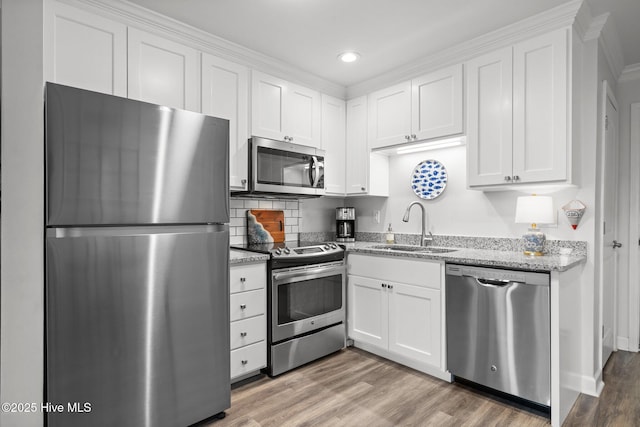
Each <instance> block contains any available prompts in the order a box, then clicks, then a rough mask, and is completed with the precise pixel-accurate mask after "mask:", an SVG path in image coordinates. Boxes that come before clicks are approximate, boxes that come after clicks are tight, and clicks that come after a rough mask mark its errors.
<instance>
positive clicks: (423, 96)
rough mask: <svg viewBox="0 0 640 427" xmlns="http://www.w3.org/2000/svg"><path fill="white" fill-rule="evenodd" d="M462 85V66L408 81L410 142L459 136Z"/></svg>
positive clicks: (460, 131)
mask: <svg viewBox="0 0 640 427" xmlns="http://www.w3.org/2000/svg"><path fill="white" fill-rule="evenodd" d="M462 81H463V80H462V64H460V65H456V66H453V67H449V68H445V69H443V70H439V71H435V72H433V73H429V74H427V75H424V76H422V77H419V78H417V79H413V80H412V81H411V135H410V136H411V138H412V139H417V140H422V139H431V138H439V137H443V136H448V135H455V134H459V133H462V104H463V94H462ZM414 135H415V136H414Z"/></svg>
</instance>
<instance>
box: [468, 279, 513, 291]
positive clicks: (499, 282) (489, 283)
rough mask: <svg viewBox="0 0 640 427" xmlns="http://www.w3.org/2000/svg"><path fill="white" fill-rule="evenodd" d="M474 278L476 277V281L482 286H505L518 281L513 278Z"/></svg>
mask: <svg viewBox="0 0 640 427" xmlns="http://www.w3.org/2000/svg"><path fill="white" fill-rule="evenodd" d="M474 279H476V282H478V284H480V285H482V286H489V287H495V288H501V287H503V286H507V285H508V284H510V283H514V284H515V283H517V282H514V281H513V280H500V279H484V278H481V277H474Z"/></svg>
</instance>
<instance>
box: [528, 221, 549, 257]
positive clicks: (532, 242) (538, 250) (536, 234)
mask: <svg viewBox="0 0 640 427" xmlns="http://www.w3.org/2000/svg"><path fill="white" fill-rule="evenodd" d="M522 239H523V240H524V254H525V255H531V256H540V255H543V254H544V242H545V240H547V238H546V237H545V235H544V233H543V232H542V231H540V230H538V229H537V228H530V229H529V231H528V232H526V233H525V234H524V235H523V236H522Z"/></svg>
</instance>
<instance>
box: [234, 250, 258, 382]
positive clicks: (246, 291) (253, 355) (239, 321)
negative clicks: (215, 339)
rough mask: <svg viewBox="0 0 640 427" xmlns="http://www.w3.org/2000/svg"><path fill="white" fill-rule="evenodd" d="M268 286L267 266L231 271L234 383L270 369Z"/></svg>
mask: <svg viewBox="0 0 640 427" xmlns="http://www.w3.org/2000/svg"><path fill="white" fill-rule="evenodd" d="M266 283H267V267H266V264H265V263H264V262H260V263H256V264H236V265H232V266H231V268H230V274H229V285H230V286H229V287H230V292H231V295H230V298H229V313H230V319H231V324H230V327H229V331H230V334H229V337H230V344H231V382H235V381H239V380H241V379H243V378H246V377H248V376H250V375H253V374H256V373H257V372H258V371H259V370H260V369H262V368H264V367H265V366H267V342H266V338H267V322H266V308H267V299H266Z"/></svg>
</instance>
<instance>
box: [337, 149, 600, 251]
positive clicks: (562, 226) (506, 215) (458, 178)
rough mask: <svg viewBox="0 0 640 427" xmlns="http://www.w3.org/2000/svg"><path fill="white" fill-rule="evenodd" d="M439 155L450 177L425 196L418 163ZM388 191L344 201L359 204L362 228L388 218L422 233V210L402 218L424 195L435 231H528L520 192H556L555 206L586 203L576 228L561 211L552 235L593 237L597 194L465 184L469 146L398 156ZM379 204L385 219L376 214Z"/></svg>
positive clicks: (375, 228) (374, 228)
mask: <svg viewBox="0 0 640 427" xmlns="http://www.w3.org/2000/svg"><path fill="white" fill-rule="evenodd" d="M427 159H435V160H438V161H439V162H441V163H442V164H443V165H444V167H445V168H446V169H447V172H448V176H449V181H448V183H447V188H446V189H445V190H444V192H443V193H442V194H441V195H440V196H439V197H437V198H436V199H433V200H422V199H420V198H418V197H417V196H416V195H415V194H414V193H413V190H411V187H410V177H411V173H412V171H413V168H414V167H415V166H416V165H417V164H418V163H420V162H421V161H423V160H427ZM389 170H390V174H389V175H390V180H389V197H388V198H381V197H349V198H347V199H346V201H345V203H346V204H347V205H349V206H355V207H356V210H357V214H358V221H357V231H369V232H383V231H385V230H386V229H387V226H388V224H389V223H391V224H392V227H393V230H394V231H395V232H397V233H414V234H419V233H420V216H419V214H418V213H415V212H412V213H411V217H410V219H409V222H408V223H404V222H402V217H403V215H404V212H405V209H406V207H407V206H408V204H409V203H411V202H413V201H416V200H418V201H421V203H422V204H423V206H424V207H425V208H426V210H427V219H428V224H427V228H428V230H429V231H431V232H432V233H433V234H440V235H461V236H482V237H516V238H517V237H520V236H522V234H523V233H524V232H525V231H527V228H528V226H527V225H525V224H516V223H514V218H515V207H516V198H517V197H518V196H522V195H529V194H531V193H532V192H535V193H536V194H547V195H550V196H552V197H553V199H554V204H555V207H556V209H557V210H558V211H559V212H560V211H561V209H560V208H561V206H562V205H564V204H565V203H567V202H569V201H570V200H572V199H575V198H577V199H580V200H582V201H583V202H584V203H585V204H587V206H590V207H591V209H589V208H587V211H586V212H585V216H584V217H583V219H582V222H581V223H580V226H579V227H578V230H573V229H571V227H570V226H569V224H568V222H567V220H566V218H565V217H564V215H560V214H559V217H558V225H557V227H555V228H545V229H544V232H545V233H546V235H547V238H549V239H566V240H588V239H589V238H590V234H591V232H590V229H591V225H592V223H593V214H594V210H593V196H592V195H591V194H589V191H587V190H583V189H578V188H568V189H566V188H565V189H558V188H557V187H556V188H554V189H549V188H546V187H548V186H531V187H527V189H526V190H523V191H493V192H482V191H477V190H469V189H467V187H466V179H467V178H466V147H465V146H459V147H451V148H444V149H439V150H434V151H426V152H421V153H412V154H405V155H401V156H394V157H391V158H390V161H389ZM376 210H379V211H380V213H381V215H380V218H381V221H380V223H376V222H375V220H374V212H375V211H376Z"/></svg>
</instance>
